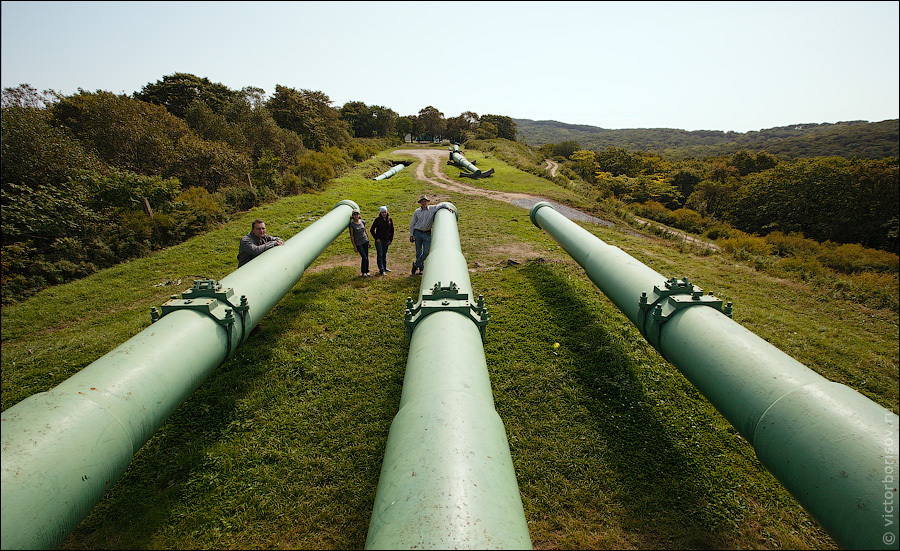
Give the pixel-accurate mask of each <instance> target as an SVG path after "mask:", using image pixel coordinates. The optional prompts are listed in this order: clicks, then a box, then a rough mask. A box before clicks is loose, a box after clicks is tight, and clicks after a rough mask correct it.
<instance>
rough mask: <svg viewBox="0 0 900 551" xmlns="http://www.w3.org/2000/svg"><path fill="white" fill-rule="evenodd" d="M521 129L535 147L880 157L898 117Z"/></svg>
mask: <svg viewBox="0 0 900 551" xmlns="http://www.w3.org/2000/svg"><path fill="white" fill-rule="evenodd" d="M513 120H514V121H515V122H516V126H517V128H518V131H519V133H520V135H524V137H525V141H526V142H527V143H528V144H529V145H531V146H534V147H538V146H541V145H543V144H546V143H561V142H563V141H567V140H574V141H576V142H578V144H579V145H580V146H581V147H582V148H583V149H591V150H595V151H597V150H603V149H606V148H607V147H623V148H626V149H629V150H632V151H636V150H640V151H653V152H657V153H663V154H665V155H667V156H669V157H672V158H684V157H688V156H694V157H706V156H715V155H730V154H733V153H736V152H737V151H740V150H746V151H766V152H768V153H770V154H772V155H776V156H780V157H784V158H798V157H826V156H840V157H846V158H848V159H849V158H852V157H859V158H861V159H881V158H884V157H889V156H900V120H898V119H891V120H885V121H881V122H866V121H848V122H839V123H836V124H828V123H824V124H795V125H790V126H781V127H776V128H767V129H763V130H759V131H753V132H746V133H741V132H721V131H715V130H695V131H687V130H676V129H671V128H630V129H620V130H611V129H607V128H599V127H596V126H588V125H578V124H565V123H561V122H557V121H533V120H529V119H513Z"/></svg>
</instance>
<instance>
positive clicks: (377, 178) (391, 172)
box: [372, 163, 406, 180]
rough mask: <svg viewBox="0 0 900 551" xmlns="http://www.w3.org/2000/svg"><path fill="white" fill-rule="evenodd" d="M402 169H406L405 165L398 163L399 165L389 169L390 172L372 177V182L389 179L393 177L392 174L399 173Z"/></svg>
mask: <svg viewBox="0 0 900 551" xmlns="http://www.w3.org/2000/svg"><path fill="white" fill-rule="evenodd" d="M404 168H406V165H405V164H403V163H400V164H399V165H396V166H394V167H392V168H391V169H390V170H388V171H387V172H385V173H383V174H380V175H378V176H376V177H374V178H372V179H373V180H385V179H387V178H390V177H391V176H393V175H394V174H397V173H398V172H400V171H401V170H403V169H404Z"/></svg>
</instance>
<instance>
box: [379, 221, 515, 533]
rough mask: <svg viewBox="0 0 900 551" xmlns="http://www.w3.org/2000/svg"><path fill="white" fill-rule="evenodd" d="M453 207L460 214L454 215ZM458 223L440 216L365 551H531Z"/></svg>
mask: <svg viewBox="0 0 900 551" xmlns="http://www.w3.org/2000/svg"><path fill="white" fill-rule="evenodd" d="M454 210H455V208H454ZM471 293H472V289H471V284H470V282H469V273H468V269H467V267H466V260H465V258H464V257H463V255H462V251H461V250H460V246H459V234H458V233H457V227H456V217H455V216H454V213H451V212H450V211H449V210H446V209H442V210H439V211H438V212H437V214H436V215H435V221H434V226H433V229H432V242H431V252H430V253H429V255H428V260H427V261H426V262H425V272H424V274H423V275H422V283H421V286H420V290H419V302H418V304H417V305H416V306H413V305H412V299H411V298H410V299H408V300H407V313H406V324H407V327H408V328H409V330H410V343H409V357H408V359H407V362H406V375H405V378H404V381H403V392H402V394H401V397H400V409H399V411H398V412H397V415H396V416H395V417H394V420H393V422H392V423H391V429H390V432H389V433H388V441H387V447H386V449H385V455H384V463H383V465H382V469H381V476H380V478H379V481H378V489H377V491H376V495H375V503H374V506H373V509H372V519H371V522H370V524H369V533H368V536H367V538H366V549H531V547H532V544H531V538H530V536H529V534H528V524H527V522H526V520H525V513H524V510H523V508H522V499H521V496H520V495H519V487H518V484H517V483H516V475H515V472H514V470H513V464H512V459H511V457H510V453H509V444H508V442H507V438H506V431H505V429H504V427H503V421H501V419H500V416H499V415H498V414H497V411H496V410H495V409H494V398H493V394H492V393H491V383H490V379H489V377H488V371H487V364H486V361H485V357H484V348H483V341H482V337H483V332H482V330H483V328H484V324H485V323H487V313H486V310H484V307H483V299H482V298H481V297H479V300H478V304H477V305H475V304H473V301H472V300H471V298H472V294H471Z"/></svg>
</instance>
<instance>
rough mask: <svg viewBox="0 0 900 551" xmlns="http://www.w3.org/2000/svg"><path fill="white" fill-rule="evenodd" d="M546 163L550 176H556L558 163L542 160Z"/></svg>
mask: <svg viewBox="0 0 900 551" xmlns="http://www.w3.org/2000/svg"><path fill="white" fill-rule="evenodd" d="M544 160H545V161H547V167H546V168H547V170H549V171H550V176H556V170H557V169H558V168H559V163H555V162H553V161H551V160H550V159H544Z"/></svg>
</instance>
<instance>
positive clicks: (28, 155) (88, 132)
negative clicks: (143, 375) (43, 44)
mask: <svg viewBox="0 0 900 551" xmlns="http://www.w3.org/2000/svg"><path fill="white" fill-rule="evenodd" d="M515 133H516V128H515V123H513V122H512V119H510V118H509V117H504V116H499V115H483V116H481V117H479V116H478V115H477V114H476V113H474V112H471V111H467V112H465V113H462V114H460V115H459V116H458V117H452V118H445V117H444V115H443V113H441V112H440V111H438V110H437V109H436V108H434V107H432V106H428V107H426V108H424V109H422V110H421V111H420V112H419V114H418V115H410V116H402V117H401V116H399V115H398V114H397V113H396V112H394V111H393V110H391V109H389V108H387V107H384V106H378V105H372V106H369V105H366V104H365V103H363V102H359V101H353V102H348V103H346V104H344V105H343V106H342V107H335V106H333V105H332V101H331V99H330V98H329V97H328V96H327V95H326V94H324V93H323V92H320V91H315V90H306V89H300V90H298V89H294V88H290V87H287V86H281V85H277V86H276V87H275V91H274V94H272V95H271V96H267V95H266V93H265V91H264V90H262V89H261V88H257V87H253V86H247V87H244V88H242V89H240V90H233V89H230V88H229V87H227V86H225V85H223V84H220V83H215V82H211V81H210V80H209V79H207V78H205V77H198V76H196V75H192V74H188V73H175V74H172V75H167V76H164V77H163V78H162V79H160V80H158V81H156V82H153V83H148V84H147V85H145V86H144V87H143V88H142V89H141V90H140V91H138V92H135V93H134V94H132V95H130V96H129V95H125V94H114V93H111V92H106V91H101V90H98V91H96V92H87V91H85V90H82V89H79V90H78V92H77V93H75V94H71V95H63V94H60V93H57V92H55V91H53V90H45V91H43V92H38V91H37V90H36V89H34V88H33V87H31V86H30V85H28V84H22V85H20V86H18V87H16V88H6V89H4V90H3V93H2V157H3V163H2V174H0V178H2V195H0V206H2V214H3V216H2V232H3V237H2V250H0V268H2V271H0V284H2V301H3V302H4V303H7V302H9V301H11V300H18V299H21V298H24V297H27V296H30V295H31V294H34V293H35V292H37V291H39V290H41V289H43V288H46V287H47V286H49V285H54V284H58V283H63V282H66V281H70V280H72V279H76V278H80V277H83V276H85V275H88V274H90V273H93V272H94V271H96V270H99V269H102V268H106V267H109V266H112V265H114V264H116V263H118V262H121V261H123V260H126V259H129V258H135V257H138V256H142V255H145V254H147V253H148V252H150V251H152V250H157V249H160V248H162V247H167V246H171V245H174V244H176V243H179V242H181V241H183V240H185V239H187V238H189V237H191V236H193V235H197V234H199V233H202V232H204V231H207V230H208V229H210V228H211V227H213V226H214V225H216V224H220V223H222V222H223V221H224V220H225V219H226V218H227V217H228V216H230V215H232V214H234V213H236V212H240V211H246V210H248V209H250V208H252V207H255V206H258V205H260V204H262V203H264V202H266V201H271V200H274V199H276V198H278V197H283V196H287V195H292V194H297V193H304V192H308V191H316V190H321V189H323V188H324V186H325V185H326V183H327V182H328V181H329V180H330V179H332V178H335V177H336V176H338V175H339V174H341V173H342V172H343V171H345V170H346V169H347V168H349V167H350V166H352V165H353V164H354V163H357V162H360V161H362V160H365V159H368V158H369V157H371V156H372V155H373V154H374V153H376V152H378V151H380V150H382V149H385V148H387V147H390V146H391V145H394V144H399V143H400V142H401V140H402V139H403V138H404V137H405V136H412V137H415V138H418V137H423V136H427V137H428V138H429V139H451V140H454V141H459V142H463V141H465V140H466V139H469V138H471V137H474V136H479V137H483V138H497V137H511V138H512V139H514V138H515Z"/></svg>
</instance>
